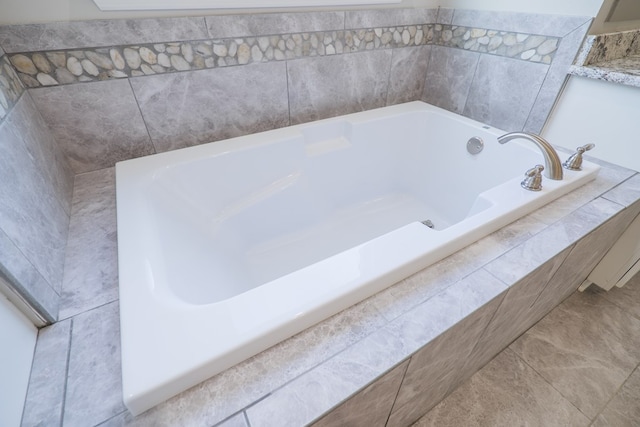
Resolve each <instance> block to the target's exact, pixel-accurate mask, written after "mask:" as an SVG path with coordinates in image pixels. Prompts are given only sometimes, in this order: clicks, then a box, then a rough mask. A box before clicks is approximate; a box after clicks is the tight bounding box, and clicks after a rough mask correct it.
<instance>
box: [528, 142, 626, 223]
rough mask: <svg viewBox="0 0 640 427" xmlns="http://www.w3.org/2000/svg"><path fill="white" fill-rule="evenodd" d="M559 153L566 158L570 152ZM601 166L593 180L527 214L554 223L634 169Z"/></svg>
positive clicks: (607, 189) (610, 187) (624, 177)
mask: <svg viewBox="0 0 640 427" xmlns="http://www.w3.org/2000/svg"><path fill="white" fill-rule="evenodd" d="M559 154H560V156H561V159H562V158H568V157H569V155H570V154H571V153H569V152H566V153H565V154H564V156H563V155H562V150H559ZM593 160H595V159H589V161H593ZM603 166H604V167H603V168H602V169H600V171H599V173H598V176H597V177H596V179H595V180H593V181H591V182H589V183H587V184H585V185H583V186H582V187H580V188H578V189H576V190H573V191H572V192H571V193H569V194H567V195H565V196H563V197H561V198H559V199H556V200H554V201H553V202H551V203H549V204H547V205H545V206H543V207H541V208H540V209H538V210H536V211H534V212H532V213H531V214H529V216H530V217H532V218H535V219H537V220H538V221H540V222H542V223H545V224H548V225H551V224H554V223H556V222H557V221H559V220H561V219H562V218H564V217H565V216H567V215H569V214H570V213H571V212H573V211H575V210H576V209H578V208H579V207H580V206H583V205H585V204H586V203H588V202H590V201H591V200H593V199H594V198H595V197H598V196H600V195H602V194H603V193H605V192H607V191H609V190H610V189H612V188H614V187H615V186H616V185H618V184H619V183H620V182H622V181H624V180H626V179H627V178H629V176H631V175H633V174H634V171H631V170H629V169H624V168H622V167H615V168H612V167H609V166H607V165H603ZM594 196H595V197H594Z"/></svg>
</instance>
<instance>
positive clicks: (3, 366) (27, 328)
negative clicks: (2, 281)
mask: <svg viewBox="0 0 640 427" xmlns="http://www.w3.org/2000/svg"><path fill="white" fill-rule="evenodd" d="M37 335H38V330H37V329H36V328H35V326H33V324H31V322H29V320H27V318H26V317H25V316H24V315H23V314H22V313H21V312H19V311H18V309H17V308H15V307H14V306H13V305H12V304H11V303H10V302H9V301H8V300H7V299H6V298H5V297H4V295H2V294H0V348H1V349H2V350H1V351H0V426H6V427H13V426H19V425H20V420H21V418H22V408H23V406H24V399H25V397H26V395H27V384H28V382H29V375H30V372H31V362H32V361H33V350H34V348H35V345H36V337H37Z"/></svg>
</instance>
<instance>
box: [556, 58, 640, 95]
mask: <svg viewBox="0 0 640 427" xmlns="http://www.w3.org/2000/svg"><path fill="white" fill-rule="evenodd" d="M638 62H640V60H639V61H638ZM604 65H605V63H601V64H598V66H595V65H588V66H582V65H572V66H571V67H569V75H572V76H578V77H587V78H589V79H595V80H602V81H607V82H611V83H617V84H621V85H625V86H632V87H638V88H640V75H633V74H629V73H627V72H625V71H624V70H621V69H616V68H613V67H611V68H610V67H606V66H604ZM639 68H640V67H639Z"/></svg>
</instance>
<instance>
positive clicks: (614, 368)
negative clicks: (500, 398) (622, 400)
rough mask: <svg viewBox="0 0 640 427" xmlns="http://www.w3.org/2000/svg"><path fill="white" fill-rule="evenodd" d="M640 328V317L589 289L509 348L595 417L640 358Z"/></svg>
mask: <svg viewBox="0 0 640 427" xmlns="http://www.w3.org/2000/svg"><path fill="white" fill-rule="evenodd" d="M558 325H562V328H558V327H557V326H558ZM639 330H640V320H638V319H636V318H634V317H633V316H631V315H630V314H628V313H626V312H624V311H623V310H621V309H620V308H618V307H617V306H615V305H614V304H612V303H610V302H608V301H607V300H606V299H604V298H602V297H600V296H599V295H598V294H597V293H593V292H591V291H589V289H587V291H585V292H582V293H580V292H577V293H574V294H573V295H572V296H571V297H569V298H568V299H567V300H565V301H564V302H563V303H562V304H560V305H559V306H558V307H556V308H555V309H554V310H553V311H552V312H551V313H549V315H547V316H546V317H545V318H544V319H542V320H541V321H540V322H538V323H537V324H536V325H535V326H534V327H533V328H531V329H530V330H529V331H527V332H526V333H525V334H524V335H522V336H521V337H520V338H519V339H518V340H517V341H515V342H514V343H513V344H512V345H511V347H510V348H511V349H512V350H513V351H514V352H516V353H517V354H518V355H519V356H520V357H522V359H523V360H524V361H525V362H526V363H527V364H529V366H531V367H532V368H533V369H535V370H536V372H538V373H539V374H540V375H541V376H542V377H544V379H545V380H546V381H547V382H549V384H551V385H552V386H553V387H554V388H555V389H556V390H558V391H559V392H560V393H561V394H562V395H563V396H564V397H565V398H566V399H567V400H569V401H570V402H571V403H572V404H573V405H575V406H576V407H577V408H578V409H579V410H580V411H582V412H583V413H584V414H586V415H587V416H588V417H589V418H591V419H593V418H594V417H595V416H597V415H598V413H599V412H600V410H601V409H602V408H603V407H604V406H605V405H606V403H607V402H608V401H609V399H611V397H613V395H614V394H615V392H616V390H618V388H619V387H620V386H621V385H622V384H623V383H624V381H625V380H626V379H627V377H628V376H629V375H630V374H631V372H632V371H633V370H634V369H635V367H636V366H637V365H638V363H639V362H640V336H639V335H638V333H637V331H639Z"/></svg>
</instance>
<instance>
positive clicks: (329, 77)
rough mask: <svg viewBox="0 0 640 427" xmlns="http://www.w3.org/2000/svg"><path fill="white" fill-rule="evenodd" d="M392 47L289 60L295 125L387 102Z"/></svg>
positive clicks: (292, 119)
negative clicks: (389, 48) (382, 49)
mask: <svg viewBox="0 0 640 427" xmlns="http://www.w3.org/2000/svg"><path fill="white" fill-rule="evenodd" d="M390 64H391V50H386V51H370V52H360V53H353V54H350V55H340V56H328V57H319V58H305V59H300V60H296V61H291V62H289V63H288V67H287V71H288V79H289V106H290V107H289V108H290V116H291V124H299V123H305V122H310V121H313V120H318V119H324V118H328V117H335V116H340V115H343V114H348V113H355V112H359V111H365V110H371V109H373V108H377V107H383V106H384V105H385V101H386V97H387V91H388V79H389V69H390Z"/></svg>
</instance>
